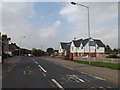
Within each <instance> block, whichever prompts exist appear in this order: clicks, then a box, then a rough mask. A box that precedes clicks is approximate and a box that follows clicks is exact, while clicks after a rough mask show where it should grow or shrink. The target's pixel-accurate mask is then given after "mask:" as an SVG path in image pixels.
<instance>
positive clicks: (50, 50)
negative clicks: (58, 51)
mask: <svg viewBox="0 0 120 90" xmlns="http://www.w3.org/2000/svg"><path fill="white" fill-rule="evenodd" d="M46 52H47V53H48V55H51V54H53V52H54V49H53V48H51V47H50V48H47V51H46Z"/></svg>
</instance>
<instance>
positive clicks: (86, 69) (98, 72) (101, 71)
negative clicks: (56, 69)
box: [44, 57, 120, 85]
mask: <svg viewBox="0 0 120 90" xmlns="http://www.w3.org/2000/svg"><path fill="white" fill-rule="evenodd" d="M44 59H46V60H48V61H51V62H53V63H57V64H59V65H62V66H65V67H68V68H72V69H74V70H77V71H80V72H83V73H86V74H88V75H92V76H95V77H99V78H102V79H105V80H107V81H109V82H112V83H115V84H117V85H119V83H120V78H119V77H118V76H119V75H120V70H114V69H109V68H104V67H96V66H92V65H88V64H81V63H77V62H72V61H70V60H64V59H61V58H53V57H44Z"/></svg>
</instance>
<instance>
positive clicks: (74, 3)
mask: <svg viewBox="0 0 120 90" xmlns="http://www.w3.org/2000/svg"><path fill="white" fill-rule="evenodd" d="M71 4H73V5H80V6H82V7H85V8H87V11H88V37H89V64H91V62H90V19H89V7H88V6H86V5H83V4H80V3H76V2H71Z"/></svg>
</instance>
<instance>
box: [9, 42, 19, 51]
mask: <svg viewBox="0 0 120 90" xmlns="http://www.w3.org/2000/svg"><path fill="white" fill-rule="evenodd" d="M19 49H20V47H19V46H17V45H16V43H11V44H9V51H15V50H19Z"/></svg>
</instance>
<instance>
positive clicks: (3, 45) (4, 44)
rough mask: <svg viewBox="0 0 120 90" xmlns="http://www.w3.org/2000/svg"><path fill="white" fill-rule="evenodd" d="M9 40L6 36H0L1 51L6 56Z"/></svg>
mask: <svg viewBox="0 0 120 90" xmlns="http://www.w3.org/2000/svg"><path fill="white" fill-rule="evenodd" d="M10 40H11V39H10V38H8V37H7V35H2V49H3V52H4V53H6V54H8V53H9V52H10V51H9V41H10Z"/></svg>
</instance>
